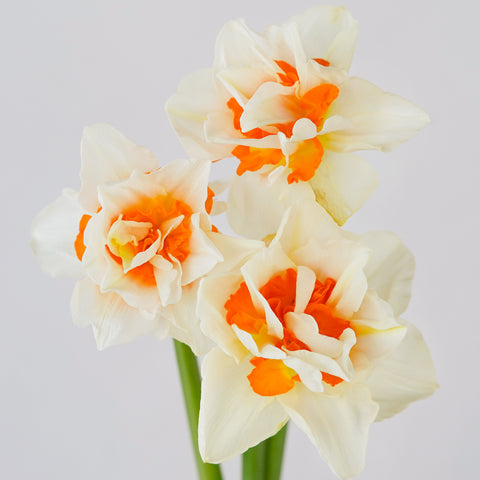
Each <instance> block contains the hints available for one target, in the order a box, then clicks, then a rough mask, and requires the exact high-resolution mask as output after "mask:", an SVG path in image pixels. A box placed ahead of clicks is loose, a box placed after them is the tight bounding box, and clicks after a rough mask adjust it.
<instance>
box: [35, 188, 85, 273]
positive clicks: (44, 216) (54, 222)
mask: <svg viewBox="0 0 480 480" xmlns="http://www.w3.org/2000/svg"><path fill="white" fill-rule="evenodd" d="M85 213H86V212H85V210H84V209H83V208H82V207H81V206H80V204H79V202H78V193H77V192H74V191H73V190H71V189H65V190H63V192H62V195H60V197H58V198H57V199H56V200H55V201H54V202H52V203H51V204H50V205H47V206H46V207H45V208H44V209H43V210H42V211H41V212H40V213H39V214H38V215H37V216H36V217H35V219H34V221H33V224H32V237H31V240H30V242H31V243H30V245H31V247H32V250H33V252H34V253H35V255H36V256H37V259H38V262H39V263H40V267H41V268H42V270H43V271H44V272H46V273H48V274H49V275H52V276H54V277H56V276H66V277H73V278H79V277H81V276H82V274H83V267H82V263H81V261H80V260H79V259H78V256H77V253H76V252H75V240H76V239H77V235H78V234H79V225H80V220H81V218H82V216H83V215H84V214H85Z"/></svg>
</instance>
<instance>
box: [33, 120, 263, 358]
mask: <svg viewBox="0 0 480 480" xmlns="http://www.w3.org/2000/svg"><path fill="white" fill-rule="evenodd" d="M81 150H82V168H81V180H82V186H81V189H80V191H79V192H78V193H77V192H74V191H73V190H65V191H64V192H63V194H62V195H61V196H60V197H59V198H58V199H57V200H55V201H54V202H53V203H52V204H51V205H49V206H47V207H46V208H45V209H44V210H43V211H42V212H41V213H40V214H39V215H38V217H37V218H36V219H35V221H34V225H33V232H32V246H33V249H34V251H35V253H36V254H37V257H38V259H39V261H40V264H41V265H42V267H43V268H44V270H46V271H47V272H48V273H50V274H52V275H65V274H66V275H69V276H73V277H75V278H81V277H84V278H81V279H80V280H79V281H78V282H77V284H76V287H75V290H74V293H73V297H72V303H71V305H72V316H73V320H74V322H75V323H76V324H77V325H80V326H87V325H92V326H93V330H94V334H95V338H96V341H97V345H98V347H99V348H100V349H102V348H105V347H107V346H109V345H113V344H118V343H124V342H128V341H131V340H133V339H134V338H136V337H138V336H140V335H143V334H146V333H154V334H155V335H157V336H159V337H164V336H167V335H168V336H173V337H174V338H177V339H178V340H180V341H182V342H184V343H187V344H188V345H190V346H191V347H192V349H193V350H194V351H195V352H197V353H202V352H205V351H206V350H207V349H208V348H209V347H210V342H209V341H208V340H207V339H206V338H205V336H204V335H203V334H202V332H201V331H200V329H199V325H198V321H197V320H196V316H195V305H196V300H197V291H198V280H199V279H200V278H201V277H203V276H204V275H205V274H206V273H208V272H210V271H211V270H212V269H214V267H216V266H217V265H218V264H220V263H221V262H223V260H224V255H225V256H226V257H228V261H229V262H230V264H232V262H235V261H236V259H237V258H240V259H242V258H244V256H245V255H246V254H247V253H248V251H249V250H248V249H249V248H250V247H251V245H252V244H250V245H247V244H243V245H242V246H240V245H239V241H238V240H235V239H231V238H230V237H226V236H224V235H222V234H220V233H217V232H215V231H213V230H215V229H214V228H213V227H212V225H211V223H210V220H209V217H208V215H207V212H206V203H207V207H208V206H209V205H208V204H209V203H211V198H210V197H211V196H209V195H207V192H208V187H207V182H208V175H209V170H210V163H209V162H206V161H187V160H186V161H176V162H172V163H169V164H167V165H166V166H164V167H161V168H159V167H158V161H157V160H156V159H155V157H154V156H153V154H152V153H151V152H150V151H148V150H147V149H145V148H144V147H140V146H137V145H135V144H134V143H132V142H131V141H130V140H128V139H126V138H125V137H124V136H123V135H122V134H121V133H120V132H118V131H117V130H115V129H114V128H113V127H110V126H108V125H94V126H92V127H89V128H86V129H85V132H84V136H83V139H82V148H81ZM257 245H258V244H257V243H255V242H254V243H253V248H256V246H257ZM246 252H247V253H246ZM227 264H228V262H227Z"/></svg>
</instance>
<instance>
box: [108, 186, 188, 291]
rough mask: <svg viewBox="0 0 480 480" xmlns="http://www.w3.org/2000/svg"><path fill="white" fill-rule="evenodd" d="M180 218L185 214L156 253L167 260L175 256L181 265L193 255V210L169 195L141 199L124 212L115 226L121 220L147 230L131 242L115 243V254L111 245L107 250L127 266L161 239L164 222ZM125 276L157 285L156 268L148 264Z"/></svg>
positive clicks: (134, 269) (121, 263) (116, 259)
mask: <svg viewBox="0 0 480 480" xmlns="http://www.w3.org/2000/svg"><path fill="white" fill-rule="evenodd" d="M181 215H183V219H182V221H181V222H180V223H179V224H178V225H177V226H175V227H174V228H173V229H172V230H170V231H169V232H168V234H167V235H166V236H165V237H164V239H163V244H162V245H161V247H159V248H158V250H157V251H156V252H155V254H156V255H161V256H162V257H164V258H165V259H166V260H168V261H170V260H171V259H172V257H173V258H175V259H177V260H178V261H179V262H180V263H182V262H183V261H184V260H185V259H186V258H187V257H188V255H189V254H190V236H191V233H192V231H191V227H190V217H191V215H192V210H191V208H190V206H189V205H187V204H186V203H184V202H182V201H181V200H177V199H175V198H173V197H172V196H171V195H168V194H167V195H158V196H157V197H153V198H148V197H145V198H142V199H141V200H140V201H139V202H138V203H136V204H135V205H132V206H131V207H130V208H127V209H126V210H124V212H123V213H122V215H121V216H119V217H117V219H115V220H114V221H113V222H112V225H113V223H115V221H117V220H120V219H121V220H122V221H123V222H137V223H138V224H140V225H144V226H146V228H145V229H144V230H143V231H142V232H141V233H140V234H139V235H136V236H135V238H132V239H131V240H130V241H127V242H124V241H122V242H115V243H114V244H115V247H116V248H115V252H112V249H111V247H109V246H108V245H105V247H106V248H107V250H108V252H109V254H110V256H111V257H112V258H113V259H114V260H115V261H116V262H117V263H118V264H120V265H122V266H125V265H126V263H127V262H130V261H131V260H132V259H133V258H134V257H135V256H136V255H137V254H139V253H141V252H145V251H146V250H147V249H148V248H149V247H150V246H151V245H152V244H153V243H155V242H156V241H157V240H158V238H159V236H160V235H162V226H163V225H164V224H165V222H167V221H168V220H172V219H174V218H177V217H179V216H181ZM110 243H112V242H110ZM126 275H128V276H130V277H131V278H132V279H134V280H136V281H138V282H139V283H142V284H144V285H155V284H156V281H155V274H154V267H153V265H152V264H151V263H150V262H148V261H147V262H145V263H143V264H141V265H139V266H137V267H135V268H133V269H131V270H129V271H128V272H127V273H126Z"/></svg>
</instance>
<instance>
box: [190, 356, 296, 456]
mask: <svg viewBox="0 0 480 480" xmlns="http://www.w3.org/2000/svg"><path fill="white" fill-rule="evenodd" d="M252 368H253V367H252V365H251V364H250V362H249V361H248V359H246V360H244V361H243V362H241V363H240V364H238V365H237V364H236V363H235V361H234V360H233V359H232V358H231V357H229V356H227V355H225V354H224V353H223V352H222V351H221V350H220V349H219V348H216V349H214V350H212V351H211V352H210V353H208V354H207V356H206V357H205V359H204V361H203V363H202V394H201V400H200V416H199V425H198V443H199V450H200V454H201V456H202V458H203V460H204V461H205V462H210V463H219V462H223V461H225V460H228V459H229V458H232V457H234V456H235V455H239V454H241V453H243V452H244V451H245V450H247V449H248V448H250V447H253V446H255V445H257V444H258V443H259V442H261V441H262V440H265V439H266V438H268V437H270V436H271V435H274V434H275V433H276V432H277V431H278V430H280V428H282V426H283V425H284V424H285V423H286V421H287V420H288V416H287V415H286V413H285V410H284V409H283V407H282V406H281V405H280V404H279V403H278V402H277V401H276V400H275V398H272V397H262V396H260V395H257V394H256V393H255V392H254V391H253V390H252V388H251V386H250V383H249V381H248V379H247V375H248V374H249V373H250V372H251V370H252Z"/></svg>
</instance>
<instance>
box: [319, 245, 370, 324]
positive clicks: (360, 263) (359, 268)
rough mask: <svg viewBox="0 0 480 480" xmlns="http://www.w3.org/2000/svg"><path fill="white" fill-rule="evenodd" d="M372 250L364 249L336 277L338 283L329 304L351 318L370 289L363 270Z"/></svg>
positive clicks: (337, 311) (338, 312)
mask: <svg viewBox="0 0 480 480" xmlns="http://www.w3.org/2000/svg"><path fill="white" fill-rule="evenodd" d="M369 256H370V252H369V251H368V250H364V251H363V252H361V254H359V255H358V256H357V257H356V258H355V259H353V260H352V261H351V262H350V264H349V265H348V266H347V267H346V268H345V269H344V271H343V272H342V273H341V275H340V276H338V277H337V278H336V282H337V283H336V284H335V287H334V289H333V290H332V293H331V294H330V297H329V298H328V301H327V305H329V306H331V307H333V308H334V309H335V312H336V313H337V314H340V315H341V316H342V317H343V318H346V319H350V318H351V317H352V316H353V314H354V313H355V312H356V311H357V310H358V309H359V308H360V305H361V304H362V302H363V298H364V297H365V293H366V292H367V289H368V284H367V278H366V276H365V272H364V271H363V269H364V267H365V265H366V263H367V261H368V257H369Z"/></svg>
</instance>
